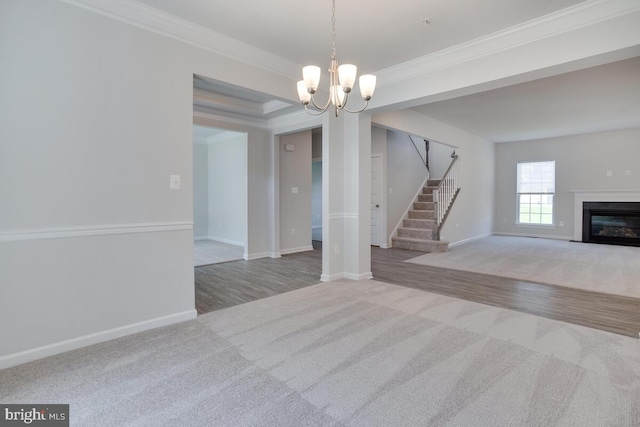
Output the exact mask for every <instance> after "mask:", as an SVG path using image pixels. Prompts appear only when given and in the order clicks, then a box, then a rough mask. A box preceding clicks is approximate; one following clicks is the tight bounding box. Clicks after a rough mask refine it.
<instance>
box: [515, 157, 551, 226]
mask: <svg viewBox="0 0 640 427" xmlns="http://www.w3.org/2000/svg"><path fill="white" fill-rule="evenodd" d="M555 192H556V162H555V161H553V162H535V163H518V218H517V222H518V224H539V225H553V195H554V194H555Z"/></svg>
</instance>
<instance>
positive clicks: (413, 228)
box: [398, 227, 433, 231]
mask: <svg viewBox="0 0 640 427" xmlns="http://www.w3.org/2000/svg"><path fill="white" fill-rule="evenodd" d="M398 230H409V231H414V230H415V231H426V230H431V231H433V229H431V228H415V227H398Z"/></svg>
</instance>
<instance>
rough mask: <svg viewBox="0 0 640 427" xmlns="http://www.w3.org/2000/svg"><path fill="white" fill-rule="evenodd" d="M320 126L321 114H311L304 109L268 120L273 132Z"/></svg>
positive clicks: (294, 130) (287, 131)
mask: <svg viewBox="0 0 640 427" xmlns="http://www.w3.org/2000/svg"><path fill="white" fill-rule="evenodd" d="M320 126H322V116H312V115H310V114H309V113H307V112H306V111H304V110H302V109H301V110H300V111H296V112H295V113H291V114H286V115H283V116H278V117H274V118H273V119H270V120H269V129H270V130H271V132H273V133H274V134H276V135H278V134H285V133H290V132H298V131H302V130H306V129H311V128H316V127H320Z"/></svg>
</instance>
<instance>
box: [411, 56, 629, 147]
mask: <svg viewBox="0 0 640 427" xmlns="http://www.w3.org/2000/svg"><path fill="white" fill-rule="evenodd" d="M414 110H416V111H418V112H420V113H422V114H425V115H427V116H430V117H433V118H434V119H436V120H439V121H441V122H444V123H447V124H450V125H451V126H454V127H457V128H459V129H463V130H465V131H467V132H469V133H472V134H474V135H478V136H482V137H483V138H485V139H487V140H489V141H492V142H512V141H522V140H529V139H541V138H550V137H556V136H564V135H575V134H583V133H590V132H601V131H606V130H616V129H630V128H636V127H640V57H636V58H632V59H627V60H625V61H619V62H614V63H610V64H606V65H600V66H598V67H592V68H587V69H584V70H580V71H574V72H572V73H567V74H561V75H558V76H554V77H547V78H544V79H540V80H534V81H530V82H527V83H521V84H518V85H514V86H508V87H504V88H500V89H495V90H491V91H487V92H482V93H477V94H474V95H468V96H463V97H459V98H454V99H450V100H446V101H440V102H434V103H432V104H427V105H423V106H419V107H415V108H414Z"/></svg>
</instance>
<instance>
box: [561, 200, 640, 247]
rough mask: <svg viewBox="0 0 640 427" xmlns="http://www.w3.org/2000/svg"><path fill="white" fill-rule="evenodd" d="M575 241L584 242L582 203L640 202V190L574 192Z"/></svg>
mask: <svg viewBox="0 0 640 427" xmlns="http://www.w3.org/2000/svg"><path fill="white" fill-rule="evenodd" d="M571 192H572V193H574V194H573V195H574V202H573V203H574V204H573V239H574V240H577V241H579V242H581V241H582V203H584V202H640V190H573V191H571Z"/></svg>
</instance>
